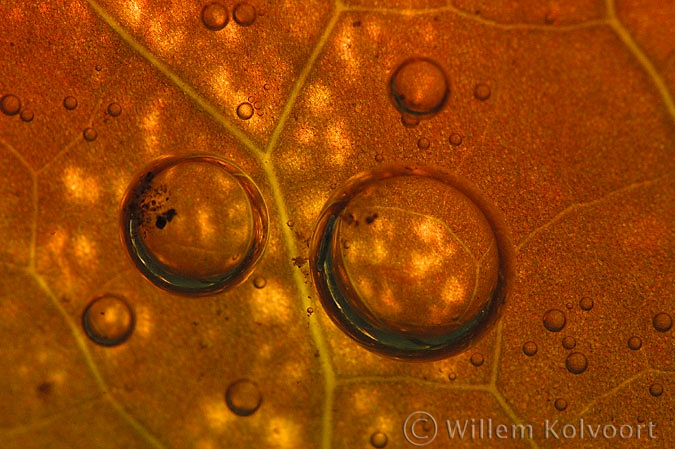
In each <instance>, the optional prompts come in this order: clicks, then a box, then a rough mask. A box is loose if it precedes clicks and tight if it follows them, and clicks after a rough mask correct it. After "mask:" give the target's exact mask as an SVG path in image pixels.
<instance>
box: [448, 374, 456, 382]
mask: <svg viewBox="0 0 675 449" xmlns="http://www.w3.org/2000/svg"><path fill="white" fill-rule="evenodd" d="M448 379H449V380H451V381H455V380H456V379H457V374H455V373H450V374H448Z"/></svg>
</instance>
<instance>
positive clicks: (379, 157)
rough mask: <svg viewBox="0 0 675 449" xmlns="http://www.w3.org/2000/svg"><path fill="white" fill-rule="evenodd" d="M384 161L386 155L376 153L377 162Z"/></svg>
mask: <svg viewBox="0 0 675 449" xmlns="http://www.w3.org/2000/svg"><path fill="white" fill-rule="evenodd" d="M382 161H384V156H382V153H377V154H376V155H375V162H382Z"/></svg>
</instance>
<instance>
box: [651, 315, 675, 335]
mask: <svg viewBox="0 0 675 449" xmlns="http://www.w3.org/2000/svg"><path fill="white" fill-rule="evenodd" d="M652 324H653V325H654V329H656V330H657V331H659V332H668V331H669V330H670V328H671V327H673V319H672V317H671V316H670V315H668V314H667V313H664V312H661V313H657V314H656V315H654V318H652Z"/></svg>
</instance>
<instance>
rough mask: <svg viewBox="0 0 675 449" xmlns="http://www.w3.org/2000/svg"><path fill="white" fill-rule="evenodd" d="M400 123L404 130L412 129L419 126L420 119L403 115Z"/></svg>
mask: <svg viewBox="0 0 675 449" xmlns="http://www.w3.org/2000/svg"><path fill="white" fill-rule="evenodd" d="M401 123H402V124H403V126H405V127H406V128H414V127H416V126H417V125H419V124H420V119H419V117H416V116H414V115H410V114H403V115H401Z"/></svg>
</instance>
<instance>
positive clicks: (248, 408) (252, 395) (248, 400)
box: [225, 379, 262, 416]
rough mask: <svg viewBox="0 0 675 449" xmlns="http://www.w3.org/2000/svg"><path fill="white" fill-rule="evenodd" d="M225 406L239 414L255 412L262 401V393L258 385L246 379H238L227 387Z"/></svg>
mask: <svg viewBox="0 0 675 449" xmlns="http://www.w3.org/2000/svg"><path fill="white" fill-rule="evenodd" d="M225 402H227V406H228V407H229V408H230V410H232V411H233V412H234V413H236V414H237V415H239V416H249V415H252V414H253V413H255V411H256V410H258V408H259V407H260V403H261V402H262V394H261V393H260V389H259V388H258V386H257V385H256V384H255V383H254V382H251V381H250V380H248V379H239V380H237V381H235V382H233V383H232V384H231V385H230V386H229V387H227V392H226V393H225Z"/></svg>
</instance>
